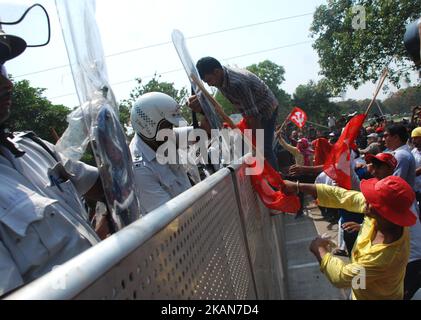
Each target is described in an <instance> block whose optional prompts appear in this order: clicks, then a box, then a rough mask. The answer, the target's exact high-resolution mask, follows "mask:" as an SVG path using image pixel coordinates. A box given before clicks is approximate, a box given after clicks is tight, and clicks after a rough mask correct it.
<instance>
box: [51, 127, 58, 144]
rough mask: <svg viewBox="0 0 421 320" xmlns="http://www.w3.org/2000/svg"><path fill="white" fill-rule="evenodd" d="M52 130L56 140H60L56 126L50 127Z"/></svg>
mask: <svg viewBox="0 0 421 320" xmlns="http://www.w3.org/2000/svg"><path fill="white" fill-rule="evenodd" d="M50 132H51V135H52V136H53V138H54V140H55V141H56V142H57V141H59V140H60V137H59V136H58V134H57V131H56V129H55V128H50Z"/></svg>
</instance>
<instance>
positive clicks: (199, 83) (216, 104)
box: [190, 74, 265, 159]
mask: <svg viewBox="0 0 421 320" xmlns="http://www.w3.org/2000/svg"><path fill="white" fill-rule="evenodd" d="M190 77H191V79H192V80H193V82H194V83H196V84H197V86H198V87H199V89H200V91H201V92H202V93H203V94H204V95H205V96H206V97H207V98H208V99H209V100H210V102H212V104H213V106H214V108H215V111H216V112H217V113H218V114H219V115H220V117H221V118H222V119H223V120H224V121H225V122H226V123H228V125H229V126H230V128H231V129H236V128H237V126H236V125H235V124H234V122H233V121H232V120H231V118H230V117H228V116H227V114H226V113H225V112H224V110H223V109H222V107H221V105H220V104H219V102H218V101H216V99H215V98H214V97H213V96H212V95H211V94H210V93H209V92H208V91H207V90H206V88H205V87H204V85H203V83H202V81H201V80H200V79H198V78H197V77H196V76H195V75H194V74H191V75H190ZM242 135H243V138H244V141H245V142H246V143H247V144H248V145H249V147H250V148H252V150H254V151H255V152H256V156H258V157H259V158H260V159H265V157H264V156H263V155H262V154H261V152H260V151H259V150H258V149H257V148H256V146H255V145H254V144H253V142H252V141H251V139H250V138H249V137H248V136H246V135H245V134H243V133H242Z"/></svg>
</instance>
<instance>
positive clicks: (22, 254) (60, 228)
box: [0, 134, 99, 295]
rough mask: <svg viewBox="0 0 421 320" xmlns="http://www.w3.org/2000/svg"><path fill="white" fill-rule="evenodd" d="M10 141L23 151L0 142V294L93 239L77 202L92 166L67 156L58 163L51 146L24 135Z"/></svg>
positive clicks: (91, 182) (90, 179) (93, 175)
mask: <svg viewBox="0 0 421 320" xmlns="http://www.w3.org/2000/svg"><path fill="white" fill-rule="evenodd" d="M12 142H13V143H15V144H16V146H17V147H18V148H19V149H20V150H23V151H24V152H25V154H24V155H23V156H22V157H15V156H14V155H13V154H12V153H11V152H10V151H9V149H7V148H5V147H4V146H0V180H1V181H2V183H1V186H0V188H1V192H0V295H2V294H4V293H6V292H8V291H10V290H12V289H14V288H17V287H19V286H21V285H24V284H25V283H27V282H30V281H32V280H34V279H36V278H38V277H40V276H42V275H43V274H45V273H47V272H49V271H51V270H52V268H53V267H54V266H58V265H60V264H63V263H64V262H66V261H67V260H69V259H71V258H72V257H74V256H76V255H78V254H80V253H81V252H83V251H84V250H86V249H88V248H89V247H91V246H93V245H95V244H96V243H98V241H99V238H98V237H97V235H96V234H95V232H94V230H93V229H92V228H91V227H90V225H89V223H88V217H87V214H86V212H85V209H84V206H83V204H82V203H81V201H80V196H81V195H82V194H84V193H85V192H86V191H88V190H89V189H90V188H91V187H92V186H93V185H94V183H95V182H96V180H97V178H98V172H97V169H96V168H94V167H91V166H88V165H86V164H84V163H82V162H73V161H67V162H66V163H65V165H64V166H62V165H61V163H62V159H61V158H60V156H59V154H58V153H56V152H55V151H54V146H53V145H51V144H49V143H47V142H44V141H42V145H41V144H40V143H39V142H36V141H35V140H34V139H32V138H31V137H30V135H29V134H19V135H17V136H15V138H14V139H13V140H12ZM63 167H65V169H63ZM63 172H68V174H64V175H63Z"/></svg>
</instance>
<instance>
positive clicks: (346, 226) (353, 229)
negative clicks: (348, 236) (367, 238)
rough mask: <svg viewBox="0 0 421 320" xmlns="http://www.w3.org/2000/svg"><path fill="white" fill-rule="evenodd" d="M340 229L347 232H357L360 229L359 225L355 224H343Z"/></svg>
mask: <svg viewBox="0 0 421 320" xmlns="http://www.w3.org/2000/svg"><path fill="white" fill-rule="evenodd" d="M341 227H342V229H344V230H345V231H347V232H359V231H360V229H361V225H360V224H359V223H357V222H353V221H350V222H345V223H343V224H342V226H341Z"/></svg>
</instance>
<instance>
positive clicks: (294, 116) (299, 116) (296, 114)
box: [291, 111, 305, 127]
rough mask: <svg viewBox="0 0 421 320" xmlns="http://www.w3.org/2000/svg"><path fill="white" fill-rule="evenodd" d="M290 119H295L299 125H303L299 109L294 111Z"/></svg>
mask: <svg viewBox="0 0 421 320" xmlns="http://www.w3.org/2000/svg"><path fill="white" fill-rule="evenodd" d="M291 119H292V120H294V121H296V122H297V123H298V124H299V126H300V127H302V126H303V124H304V121H305V119H304V114H303V113H302V112H299V111H297V112H295V113H294V115H293V116H292V117H291Z"/></svg>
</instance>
